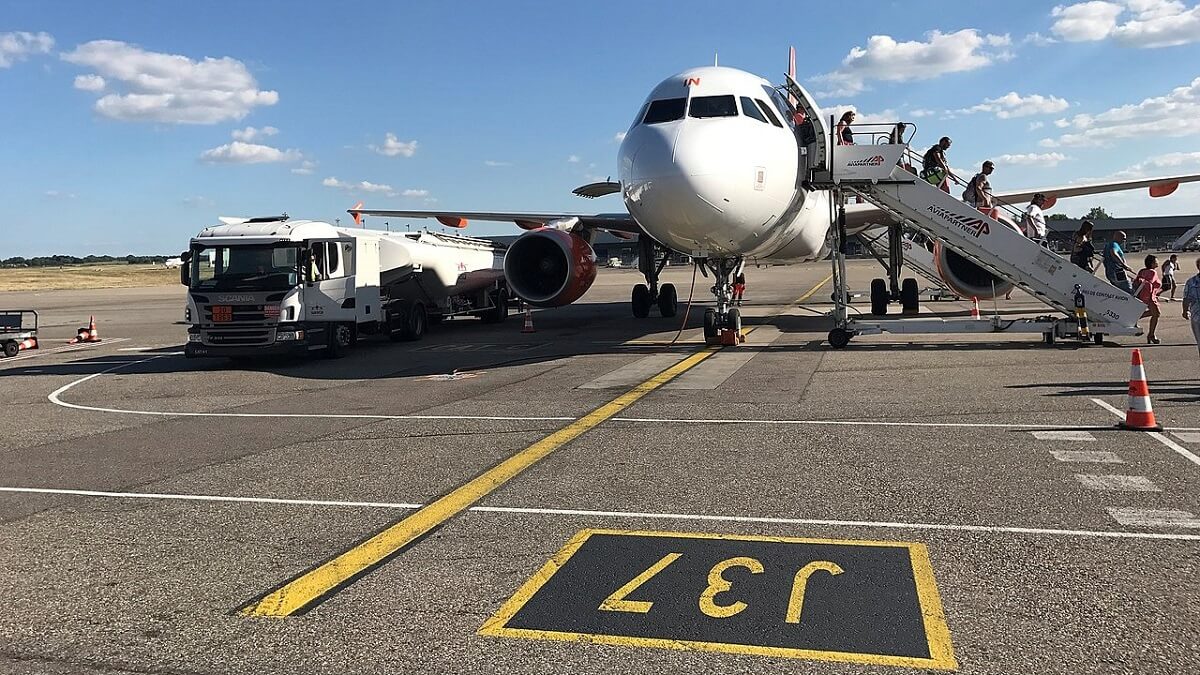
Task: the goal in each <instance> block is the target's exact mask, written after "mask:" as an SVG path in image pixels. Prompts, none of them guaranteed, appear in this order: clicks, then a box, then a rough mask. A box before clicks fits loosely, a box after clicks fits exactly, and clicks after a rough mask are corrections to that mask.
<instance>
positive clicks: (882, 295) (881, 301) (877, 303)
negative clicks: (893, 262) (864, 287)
mask: <svg viewBox="0 0 1200 675" xmlns="http://www.w3.org/2000/svg"><path fill="white" fill-rule="evenodd" d="M888 300H889V298H888V291H887V282H886V281H884V280H883V279H872V280H871V314H873V315H874V316H885V315H887V310H888Z"/></svg>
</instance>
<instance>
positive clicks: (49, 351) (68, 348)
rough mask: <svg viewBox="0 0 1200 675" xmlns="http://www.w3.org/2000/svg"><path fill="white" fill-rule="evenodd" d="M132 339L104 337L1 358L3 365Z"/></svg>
mask: <svg viewBox="0 0 1200 675" xmlns="http://www.w3.org/2000/svg"><path fill="white" fill-rule="evenodd" d="M130 339H132V338H104V340H103V341H102V342H81V343H79V344H77V345H61V346H59V347H49V348H46V349H42V348H38V349H31V350H29V351H28V353H25V354H19V355H17V356H12V357H9V358H5V359H0V365H3V364H5V363H15V362H17V361H24V360H26V359H36V358H37V357H39V356H48V355H50V354H62V353H63V352H77V351H81V350H84V349H92V348H96V347H103V346H104V345H106V344H110V345H111V344H113V343H116V342H126V341H128V340H130ZM42 342H45V340H42Z"/></svg>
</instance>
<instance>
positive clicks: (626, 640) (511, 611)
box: [479, 529, 958, 670]
mask: <svg viewBox="0 0 1200 675" xmlns="http://www.w3.org/2000/svg"><path fill="white" fill-rule="evenodd" d="M595 534H610V535H620V536H631V537H673V538H688V539H731V540H735V541H765V542H772V543H783V544H832V545H835V546H876V547H878V546H886V547H889V548H906V549H908V551H909V560H910V561H911V562H912V571H913V581H914V583H915V584H916V587H917V602H918V604H919V605H920V607H921V617H922V620H923V623H924V627H925V639H926V642H927V644H928V647H929V656H930V658H928V659H922V658H915V657H910V656H889V655H885V654H860V653H855V652H834V651H820V650H815V649H790V648H787V647H764V646H760V645H742V644H735V643H726V642H700V641H694V640H669V639H666V638H644V637H628V636H624V635H603V634H595V633H571V632H566V631H552V630H535V629H529V628H509V627H507V626H506V624H507V623H508V622H509V621H510V620H511V619H512V618H513V617H514V616H516V614H517V612H519V611H520V610H521V608H522V607H524V606H525V604H526V603H527V602H529V600H530V599H532V598H533V596H534V595H535V594H536V593H537V592H538V591H539V590H541V588H542V586H544V585H545V584H546V582H547V581H549V580H550V577H552V576H554V573H555V572H557V571H558V570H559V569H560V568H561V567H562V566H563V565H565V564H566V563H567V560H569V559H570V558H571V556H573V555H575V553H576V552H578V551H579V549H580V548H581V547H582V546H583V544H584V542H586V541H587V540H588V539H589V538H590V537H591V536H592V535H595ZM479 635H486V636H490V637H509V638H525V639H531V640H566V641H569V642H591V643H596V644H605V645H617V646H622V647H658V648H662V649H682V650H686V651H703V652H719V653H724V654H749V655H755V656H774V657H782V658H792V659H812V660H817V661H840V662H845V663H865V664H871V665H881V666H904V667H909V668H934V669H938V670H956V669H957V668H958V661H956V660H955V658H954V647H953V645H951V643H950V629H949V627H948V626H947V625H946V615H945V612H944V611H943V610H942V599H941V596H939V595H938V590H937V583H936V582H935V581H934V578H933V565H932V564H931V563H930V560H929V550H928V549H926V548H925V545H924V544H918V543H913V542H897V541H867V540H853V539H810V538H800V537H765V536H751V535H738V534H709V533H697V532H661V531H656V530H604V529H586V530H581V531H580V532H579V533H578V534H576V535H575V536H574V537H572V538H571V540H570V541H569V542H567V545H566V546H563V548H562V550H560V551H559V552H558V553H556V554H554V557H553V558H551V559H550V560H548V561H547V562H546V564H545V565H542V568H541V569H539V570H538V571H537V573H536V574H534V575H533V576H532V577H530V578H529V580H528V581H526V582H525V583H524V585H522V586H521V588H520V589H519V590H518V591H517V592H516V594H514V595H513V596H512V597H511V598H509V599H508V600H507V601H506V602H505V603H504V605H503V606H501V607H500V609H499V611H497V612H496V614H495V615H493V616H492V617H491V618H489V619H488V620H487V621H485V622H484V624H483V626H482V627H480V629H479Z"/></svg>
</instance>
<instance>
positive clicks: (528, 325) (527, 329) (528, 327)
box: [521, 307, 536, 333]
mask: <svg viewBox="0 0 1200 675" xmlns="http://www.w3.org/2000/svg"><path fill="white" fill-rule="evenodd" d="M521 332H522V333H534V332H536V331H534V330H533V310H532V309H529V308H528V307H526V308H525V326H524V327H523V328H521Z"/></svg>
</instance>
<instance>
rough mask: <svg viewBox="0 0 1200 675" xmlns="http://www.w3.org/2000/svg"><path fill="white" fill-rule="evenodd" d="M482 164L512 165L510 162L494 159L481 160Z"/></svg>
mask: <svg viewBox="0 0 1200 675" xmlns="http://www.w3.org/2000/svg"><path fill="white" fill-rule="evenodd" d="M483 165H484V166H512V162H498V161H496V160H494V159H485V160H483Z"/></svg>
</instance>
